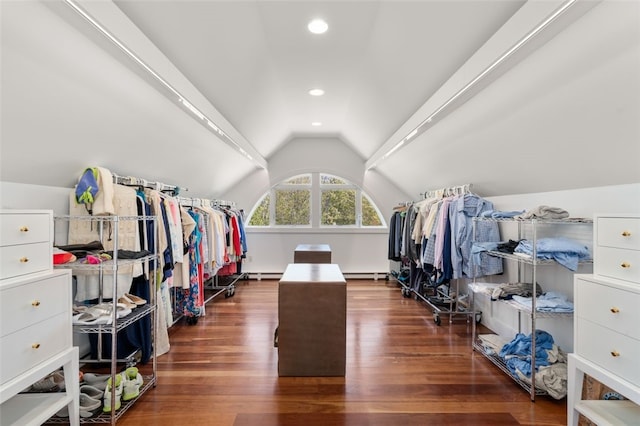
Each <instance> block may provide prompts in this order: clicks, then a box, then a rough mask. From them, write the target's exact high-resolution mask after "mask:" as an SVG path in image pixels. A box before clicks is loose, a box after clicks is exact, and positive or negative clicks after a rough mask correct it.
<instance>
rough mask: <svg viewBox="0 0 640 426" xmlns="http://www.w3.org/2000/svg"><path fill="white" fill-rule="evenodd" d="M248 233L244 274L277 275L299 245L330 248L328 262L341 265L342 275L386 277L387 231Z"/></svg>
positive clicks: (258, 231) (290, 261) (290, 260)
mask: <svg viewBox="0 0 640 426" xmlns="http://www.w3.org/2000/svg"><path fill="white" fill-rule="evenodd" d="M269 231H271V230H268V231H260V230H250V231H249V232H248V236H247V240H248V241H249V253H248V259H247V262H246V263H245V264H244V265H243V272H249V273H267V274H275V275H280V274H282V272H283V271H284V270H285V268H286V267H287V264H289V263H293V252H294V250H295V248H296V246H297V245H298V244H329V246H330V247H331V261H332V263H337V264H338V265H340V269H341V270H342V272H343V273H344V274H360V273H366V274H367V275H368V276H371V274H372V273H381V274H385V273H386V272H388V269H389V261H388V260H387V241H388V234H387V230H386V229H383V230H379V231H366V232H357V231H351V232H337V231H329V232H325V231H318V232H313V231H306V232H305V231H297V232H287V231H277V230H276V232H269Z"/></svg>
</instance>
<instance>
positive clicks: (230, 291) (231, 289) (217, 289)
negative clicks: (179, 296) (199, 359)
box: [173, 197, 248, 325]
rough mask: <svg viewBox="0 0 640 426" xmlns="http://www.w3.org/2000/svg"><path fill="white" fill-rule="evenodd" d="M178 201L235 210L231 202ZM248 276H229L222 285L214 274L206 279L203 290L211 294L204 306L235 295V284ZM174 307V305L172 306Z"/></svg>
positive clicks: (190, 321) (193, 320)
mask: <svg viewBox="0 0 640 426" xmlns="http://www.w3.org/2000/svg"><path fill="white" fill-rule="evenodd" d="M175 198H176V199H177V200H178V203H179V204H180V205H181V206H183V207H196V208H197V207H205V206H207V207H211V208H214V209H217V210H220V209H235V208H236V203H235V202H233V201H227V200H218V199H215V200H209V199H207V198H191V197H175ZM247 277H248V275H247V274H245V273H240V274H237V275H234V276H231V279H230V281H226V282H224V283H221V282H220V277H219V276H218V275H217V274H216V275H213V276H211V277H209V278H207V279H206V280H205V282H204V286H203V290H209V291H213V294H211V295H208V297H206V298H205V299H204V302H203V303H204V305H205V306H206V305H207V304H208V303H209V302H211V301H212V300H213V299H215V298H216V297H218V296H219V295H220V294H223V293H224V296H225V298H228V297H232V296H233V295H234V294H235V287H236V283H237V282H238V281H239V280H240V279H247ZM174 306H175V305H174ZM183 316H184V315H182V314H180V315H178V316H177V317H174V320H173V324H176V323H177V322H178V321H180V319H182V317H183ZM197 322H198V319H197V317H187V324H190V325H193V324H196V323H197Z"/></svg>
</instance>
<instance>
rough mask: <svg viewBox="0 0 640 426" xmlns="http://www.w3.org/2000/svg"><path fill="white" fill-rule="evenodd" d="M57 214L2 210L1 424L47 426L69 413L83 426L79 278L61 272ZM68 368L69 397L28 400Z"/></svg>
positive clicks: (57, 395) (64, 394)
mask: <svg viewBox="0 0 640 426" xmlns="http://www.w3.org/2000/svg"><path fill="white" fill-rule="evenodd" d="M52 252H53V213H52V212H51V211H48V210H0V355H1V358H0V424H1V425H2V426H9V425H16V426H18V425H19V426H25V425H40V424H42V423H43V422H45V421H46V420H47V419H49V418H50V417H51V416H53V415H54V414H55V413H56V412H58V411H59V410H60V409H61V408H63V407H65V406H68V410H69V414H70V418H69V420H70V424H72V425H78V424H79V411H78V410H79V386H77V383H78V348H76V347H74V346H73V342H72V328H71V301H72V294H71V273H70V271H65V270H60V271H57V270H56V271H54V270H53V254H52ZM60 367H62V368H63V372H64V377H65V383H66V390H65V391H64V392H55V393H20V392H22V391H24V390H25V389H28V388H29V387H30V386H31V385H32V384H33V383H35V382H37V381H38V380H40V379H41V378H43V377H44V376H46V375H47V374H49V373H51V372H53V371H55V370H57V369H59V368H60Z"/></svg>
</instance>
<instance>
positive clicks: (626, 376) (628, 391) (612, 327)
mask: <svg viewBox="0 0 640 426" xmlns="http://www.w3.org/2000/svg"><path fill="white" fill-rule="evenodd" d="M574 306H575V315H574V351H575V353H573V354H569V361H568V368H569V373H568V380H569V383H568V388H569V389H568V400H567V410H568V413H567V414H568V424H569V425H577V424H578V417H579V416H578V414H582V415H584V416H585V417H587V418H588V419H589V420H591V421H593V422H595V423H596V424H598V425H640V309H639V308H640V216H638V215H611V216H605V215H598V216H596V217H595V218H594V274H589V275H576V276H575V280H574ZM585 373H586V374H588V375H589V376H591V377H593V378H594V379H596V380H598V381H599V382H601V383H603V384H604V385H606V386H608V387H610V388H611V389H613V390H615V391H616V392H618V393H619V394H621V395H623V396H624V397H625V398H628V399H627V400H594V401H587V400H582V399H581V395H582V385H583V381H584V374H585Z"/></svg>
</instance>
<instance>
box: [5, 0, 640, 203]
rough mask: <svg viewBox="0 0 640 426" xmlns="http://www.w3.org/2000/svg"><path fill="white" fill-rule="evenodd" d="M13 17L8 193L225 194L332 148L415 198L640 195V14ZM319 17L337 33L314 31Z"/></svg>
mask: <svg viewBox="0 0 640 426" xmlns="http://www.w3.org/2000/svg"><path fill="white" fill-rule="evenodd" d="M69 5H76V6H79V7H80V8H83V9H86V10H88V11H89V12H90V15H93V16H94V17H96V18H97V23H96V22H91V23H90V22H89V21H88V20H87V19H85V18H81V17H79V15H78V14H77V13H75V12H74V11H73V10H72V8H71V7H68V6H69ZM0 8H1V9H2V13H1V15H2V16H1V18H2V28H1V30H2V39H1V42H2V52H1V54H2V62H1V66H2V73H1V75H0V77H1V79H2V108H1V112H2V130H1V131H2V147H1V148H2V159H1V160H0V161H1V166H2V167H1V168H0V178H1V179H2V180H6V181H13V182H24V183H35V184H50V185H56V186H69V185H72V184H73V183H74V182H75V178H76V177H77V176H78V173H79V172H80V171H81V170H82V168H83V167H85V166H89V165H102V166H105V167H109V168H113V169H114V170H116V171H118V172H120V173H122V174H131V175H139V176H142V177H149V178H154V179H157V180H160V181H165V182H169V183H178V184H180V185H185V186H187V187H189V188H190V189H191V190H192V193H193V194H194V195H195V196H205V197H216V196H218V195H224V194H225V193H226V192H228V191H229V189H230V188H231V187H233V185H235V184H236V183H237V182H239V181H242V179H243V178H244V177H246V176H248V175H250V174H252V173H254V171H255V170H256V167H259V166H262V167H267V169H268V163H269V160H270V159H271V158H273V157H274V155H275V154H276V153H278V152H281V150H282V149H283V148H285V147H287V145H288V144H289V143H290V142H291V141H293V140H302V139H304V140H311V139H313V138H314V137H318V138H325V139H326V138H327V137H333V138H335V140H340V141H342V142H343V143H344V144H345V145H347V146H348V147H349V148H350V149H351V150H353V152H354V153H355V154H356V156H358V157H360V158H361V160H362V163H361V164H360V165H359V167H361V168H362V169H363V170H371V171H373V172H374V173H377V174H379V175H382V176H384V177H385V178H386V179H388V180H389V181H391V182H392V183H394V184H395V185H396V186H397V187H399V188H402V190H403V191H405V194H410V196H411V197H412V198H417V197H418V194H419V193H420V192H423V191H424V190H426V189H430V188H440V187H444V186H452V185H458V184H464V183H473V184H474V188H475V189H476V190H477V192H478V193H480V194H482V195H487V196H491V195H503V194H515V193H527V192H542V191H551V190H556V189H572V188H582V187H590V186H603V185H609V184H622V183H634V182H639V181H640V168H638V167H637V159H638V158H639V157H640V143H638V141H639V140H640V124H639V122H640V121H639V120H638V117H639V116H640V96H638V94H639V93H640V2H638V1H614V0H604V1H600V0H577V1H574V0H529V1H525V0H508V1H505V0H455V1H451V0H441V1H437V0H406V1H403V0H353V1H308V0H282V1H277V0H251V1H250V0H236V1H230V0H194V1H190V0H113V1H108V0H100V1H91V0H59V1H47V0H43V1H38V0H26V1H0ZM558 10H562V14H560V15H558V16H557V17H556V16H555V15H554V13H555V12H556V11H558ZM114 12H117V13H114ZM551 16H554V17H553V19H549V18H550V17H551ZM314 18H322V19H324V20H326V22H327V23H328V26H329V28H328V31H327V32H326V33H324V34H320V35H318V34H311V33H310V32H309V31H308V30H307V23H308V22H309V21H310V20H312V19H314ZM98 26H100V27H102V28H104V29H106V31H107V32H110V33H112V34H114V35H115V39H116V41H118V40H119V41H121V42H122V43H123V44H124V47H125V48H123V47H122V46H119V47H118V46H116V44H114V42H112V41H108V40H107V39H106V38H105V37H104V35H103V34H98V33H99V32H98V31H96V28H97V27H98ZM537 30H540V31H539V32H536V31H537ZM126 49H128V50H129V52H128V53H126V54H125V52H126ZM129 53H133V54H134V55H135V54H138V55H140V56H141V57H142V58H143V62H144V63H145V64H147V65H150V67H149V69H145V68H144V66H143V67H140V66H139V65H140V64H139V63H135V61H132V59H131V57H130V56H131V55H129ZM123 65H125V66H124V67H123ZM145 66H146V65H145ZM149 70H151V72H150V71H149ZM132 71H133V72H132ZM152 72H153V73H157V75H159V76H160V77H161V79H158V78H157V76H156V77H154V76H153V74H152ZM162 79H165V80H166V81H164V82H162V84H160V83H159V82H161V80H162ZM167 82H169V85H166V84H165V83H167ZM163 85H164V86H163ZM165 86H166V87H165ZM169 86H171V89H170V90H169V91H168V90H167V87H169ZM173 88H178V89H179V90H180V94H181V96H183V95H186V96H185V98H184V102H183V103H184V105H183V104H181V103H180V102H179V99H182V97H180V98H179V97H177V96H173V92H171V90H174V89H173ZM312 88H321V89H323V90H324V92H325V93H324V95H323V96H319V97H313V96H310V95H309V93H308V92H309V90H310V89H312ZM187 100H188V102H187ZM186 105H189V106H190V107H185V106H186ZM191 107H195V108H196V109H197V110H198V113H200V112H203V113H204V114H205V115H206V117H208V118H211V119H212V120H213V122H215V124H214V123H211V124H212V125H213V126H210V127H207V121H206V120H205V121H203V120H201V119H197V120H194V114H192V112H193V111H190V108H191ZM195 116H196V117H197V114H196V115H195ZM198 121H199V122H200V123H198ZM313 122H321V123H322V125H321V126H314V125H312V123H313ZM212 129H219V130H220V133H221V134H222V133H224V135H226V136H220V137H219V138H218V137H217V136H216V132H215V131H212ZM221 140H227V141H228V142H229V141H230V140H233V142H229V143H226V144H225V143H220V141H221ZM212 141H213V142H215V143H212ZM25 153H29V154H30V156H29V157H28V158H29V161H28V162H27V161H26V158H27V157H25ZM620 153H624V154H623V155H620ZM280 160H281V159H278V163H279V164H282V162H281V161H280ZM51 164H55V167H50V166H51ZM285 164H286V162H285ZM34 170H36V171H37V173H34ZM280 173H282V171H280ZM247 207H248V206H247Z"/></svg>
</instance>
